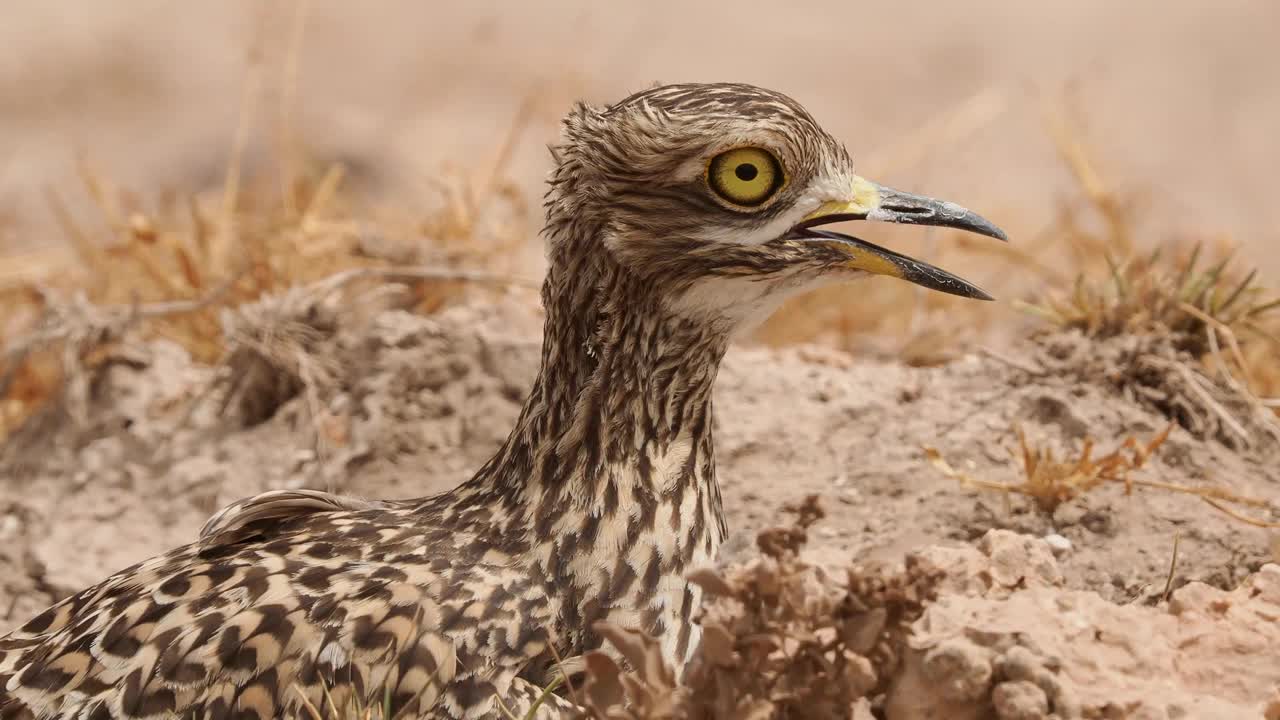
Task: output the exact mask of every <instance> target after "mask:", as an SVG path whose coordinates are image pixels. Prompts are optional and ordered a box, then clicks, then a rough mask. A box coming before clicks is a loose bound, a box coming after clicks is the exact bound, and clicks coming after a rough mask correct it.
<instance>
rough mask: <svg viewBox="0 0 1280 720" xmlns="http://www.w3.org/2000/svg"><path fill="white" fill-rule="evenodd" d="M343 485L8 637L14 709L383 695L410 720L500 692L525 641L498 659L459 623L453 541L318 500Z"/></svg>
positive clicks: (1, 641) (128, 573) (129, 573)
mask: <svg viewBox="0 0 1280 720" xmlns="http://www.w3.org/2000/svg"><path fill="white" fill-rule="evenodd" d="M332 497H333V496H330V497H329V498H324V497H319V496H315V495H313V496H310V497H300V496H295V497H292V498H284V497H282V496H281V495H278V494H276V495H272V496H271V497H268V498H265V499H263V500H262V501H261V502H258V503H253V502H249V503H247V504H240V505H239V506H240V507H241V508H244V509H245V512H247V513H250V514H254V515H255V517H253V518H250V519H248V520H246V521H245V522H239V521H238V520H237V517H236V516H235V515H234V514H233V515H227V514H226V513H223V514H220V515H219V517H221V518H222V520H221V521H220V522H216V523H213V532H210V533H206V536H205V537H204V538H203V539H202V541H201V542H198V543H194V544H192V545H188V546H186V547H183V548H179V549H177V550H175V551H173V552H171V553H169V554H166V555H162V556H159V557H157V558H153V559H151V560H148V561H146V562H143V563H140V564H138V565H135V566H134V567H131V568H129V569H127V570H124V571H122V572H120V573H117V574H116V575H114V576H112V577H110V578H108V579H107V580H105V581H103V582H102V583H100V584H98V585H96V586H94V587H91V588H88V589H86V590H84V591H82V592H80V593H78V594H76V595H74V596H72V597H70V598H67V599H65V600H63V601H62V602H60V603H58V604H57V605H54V606H53V607H51V608H49V609H48V610H47V611H45V612H44V613H42V614H41V615H39V616H37V617H36V618H34V619H33V620H31V621H30V622H29V623H27V624H26V625H25V626H23V627H22V628H19V629H18V630H16V631H14V632H13V633H11V634H10V635H8V636H6V637H3V638H0V718H6V719H7V718H27V717H30V718H70V717H86V718H87V717H94V718H97V717H109V718H134V717H155V716H174V715H181V716H188V715H191V716H193V717H209V718H215V717H230V716H231V715H233V714H235V716H236V717H253V716H256V717H259V718H262V719H264V720H265V719H266V718H274V717H281V716H284V717H293V716H302V717H306V716H308V715H307V714H306V713H305V712H304V710H305V708H306V706H307V705H312V706H314V707H316V708H319V709H321V710H322V711H323V710H324V708H326V707H327V706H331V707H336V708H338V709H339V710H344V709H346V708H348V707H349V706H351V705H352V704H354V705H356V706H358V707H369V706H379V707H380V706H382V705H383V703H384V702H390V703H391V705H392V706H393V708H394V709H395V711H396V713H397V714H399V715H401V716H402V717H403V716H406V715H407V716H409V717H414V716H417V715H422V714H436V713H439V715H440V716H442V717H463V716H476V715H474V711H476V710H479V709H481V708H484V707H489V706H491V704H492V697H493V696H494V693H506V692H507V691H508V690H509V689H510V684H511V682H512V680H513V679H514V678H515V675H516V673H517V672H518V671H519V661H520V660H521V659H522V657H523V653H516V654H514V655H512V654H508V655H506V656H503V657H495V656H493V655H490V654H485V653H483V652H481V651H483V650H484V648H482V647H477V646H476V645H475V643H466V642H463V643H460V642H459V640H458V636H457V634H456V633H451V632H448V629H449V628H457V627H459V626H463V627H465V626H466V623H467V620H466V616H465V612H466V608H465V607H463V606H459V605H458V604H457V603H456V602H453V601H452V600H451V598H450V597H449V595H450V594H449V592H447V589H448V588H449V587H453V586H455V585H456V583H458V582H462V581H463V580H464V578H461V577H459V576H457V574H456V573H455V572H454V571H455V569H456V568H455V565H457V563H452V564H451V563H450V561H449V560H448V558H447V557H441V556H442V555H443V556H447V555H449V554H450V553H449V547H448V545H447V544H446V545H445V546H444V547H443V548H442V552H440V553H435V554H433V553H432V552H430V550H431V548H430V546H429V545H430V544H429V543H425V544H424V542H423V541H422V537H423V531H422V530H421V529H420V528H413V527H412V523H411V522H409V521H408V519H407V517H406V516H407V515H408V513H409V512H410V511H409V510H408V509H407V508H402V507H391V506H381V507H371V508H365V509H345V510H336V511H335V510H326V511H322V508H333V507H339V506H341V503H339V502H337V501H334V500H331V498H332ZM286 509H288V510H289V512H285V510H286ZM241 519H243V518H241ZM415 530H416V532H415ZM426 536H427V537H428V539H430V537H431V534H430V533H427V534H426ZM227 540H233V542H226V541H227ZM466 570H467V572H474V571H475V567H474V566H473V567H468V568H466ZM504 592H505V591H504ZM465 595H466V596H468V597H470V596H471V593H466V594H465ZM473 604H474V603H473ZM516 620H517V621H518V618H517V619H516ZM473 624H476V625H478V624H479V623H473ZM461 645H468V646H469V647H467V648H462V649H461V650H462V651H461V652H460V648H461ZM542 648H545V646H542ZM542 648H540V647H538V646H537V644H536V643H528V644H527V646H526V647H525V650H527V651H528V652H540V651H541V649H542Z"/></svg>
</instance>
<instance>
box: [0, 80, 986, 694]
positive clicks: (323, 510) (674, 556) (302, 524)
mask: <svg viewBox="0 0 1280 720" xmlns="http://www.w3.org/2000/svg"><path fill="white" fill-rule="evenodd" d="M552 155H553V157H554V161H555V167H554V170H553V171H552V173H551V176H550V188H549V190H548V192H547V195H546V203H545V209H546V225H545V228H544V235H545V238H546V242H547V255H548V270H547V276H546V281H545V283H544V285H543V289H542V301H543V304H544V306H545V308H546V321H545V328H544V337H543V345H542V357H541V368H540V372H539V374H538V376H537V380H536V381H535V382H534V384H533V388H532V390H531V392H530V393H529V396H528V399H527V400H526V402H525V404H524V408H523V410H522V412H521V413H520V416H519V419H518V421H517V422H516V425H515V428H514V429H513V430H512V431H511V433H510V436H509V437H508V439H507V440H506V442H505V443H504V444H503V445H502V447H501V449H499V450H498V451H497V453H496V454H495V455H494V456H493V458H492V459H491V460H489V461H488V462H487V463H486V464H485V465H484V466H483V467H482V468H481V469H480V470H479V471H478V472H477V473H476V475H475V476H474V477H473V478H471V479H470V480H469V481H467V482H465V483H464V484H462V485H461V486H459V487H458V488H457V489H455V490H453V491H451V492H448V493H444V494H441V495H435V496H431V497H425V498H418V499H413V500H401V501H394V502H379V501H366V500H358V499H353V498H347V497H340V496H336V495H330V494H327V493H322V492H313V491H305V490H300V491H276V492H268V493H265V494H263V495H259V496H257V497H253V498H249V499H247V500H243V501H241V502H238V503H236V504H234V505H232V506H230V507H228V508H226V509H224V510H222V511H221V512H219V513H218V514H217V515H215V516H214V517H213V518H212V519H211V520H210V521H209V522H208V524H206V526H205V527H204V529H203V530H202V531H201V533H200V536H199V539H197V540H196V541H195V542H193V543H192V544H190V545H187V546H185V547H181V548H178V549H176V550H173V551H171V552H168V553H166V554H164V555H160V556H158V557H155V558H152V559H150V560H147V561H145V562H142V563H139V564H138V565H135V566H133V567H131V568H128V569H126V570H123V571H121V572H119V573H116V574H115V575H113V576H111V577H109V578H107V579H106V580H103V581H102V582H100V583H98V584H97V585H94V586H93V587H90V588H88V589H86V590H83V591H81V592H79V593H77V594H75V595H74V596H72V597H69V598H67V599H66V600H64V601H62V602H60V603H58V604H57V605H54V606H53V607H51V608H49V609H48V610H47V611H45V612H43V613H41V614H40V615H39V616H37V617H36V618H35V619H33V620H31V621H30V622H28V623H27V624H26V625H24V626H22V627H21V628H20V629H18V630H16V631H14V632H12V633H11V634H9V635H8V636H6V637H4V638H3V639H0V717H3V718H144V717H146V718H159V717H183V718H230V717H235V718H272V717H295V716H298V715H303V714H305V713H304V706H305V705H306V704H310V705H312V706H314V707H316V708H317V709H319V710H320V711H321V712H322V713H323V714H328V711H329V710H330V709H332V708H333V707H335V706H336V707H337V708H339V709H341V708H344V707H346V706H348V704H350V703H359V704H362V705H364V706H366V707H368V706H375V707H380V708H383V707H386V706H388V705H389V706H390V710H391V712H392V713H393V714H394V715H395V716H396V717H438V718H477V717H500V716H503V715H504V714H505V713H506V712H510V713H512V714H514V715H515V716H516V717H522V716H523V714H524V713H526V712H528V710H529V709H530V708H532V707H534V705H535V703H537V702H538V700H537V698H538V697H539V695H540V694H541V692H542V691H541V688H542V687H543V686H545V685H546V684H547V683H548V682H549V680H550V679H551V678H553V677H554V675H555V671H556V668H557V667H560V666H559V665H558V662H559V659H562V658H573V657H576V656H580V655H581V654H583V653H584V652H586V651H588V650H591V649H593V648H596V647H598V646H599V645H600V642H601V639H600V638H599V637H598V636H597V635H596V633H595V632H593V629H592V628H593V626H595V624H596V623H598V622H600V621H608V622H611V623H615V624H617V625H620V626H624V627H629V628H638V629H641V630H643V631H645V632H648V633H650V634H652V635H653V636H655V637H657V638H659V639H660V643H661V648H662V652H663V654H664V656H665V658H666V660H667V661H668V662H669V663H670V664H671V665H672V666H673V667H674V668H676V669H677V670H678V669H680V668H682V667H683V666H684V664H685V663H686V661H687V659H688V658H689V657H690V654H691V653H692V652H693V651H694V649H695V647H696V645H697V644H698V641H699V629H698V625H697V624H696V618H695V613H696V611H697V608H698V604H699V592H698V589H697V588H696V587H694V586H691V585H690V584H689V583H688V582H686V580H685V576H686V574H687V573H688V571H690V570H691V569H693V568H695V567H697V566H699V565H702V564H706V563H709V562H710V561H712V560H713V558H714V556H715V554H716V550H717V546H718V545H719V544H720V542H721V540H722V539H723V538H724V536H725V519H724V514H723V511H722V509H721V500H720V489H719V487H718V486H717V484H716V478H715V460H714V449H713V442H712V440H713V438H712V425H713V418H712V400H711V395H712V392H711V391H712V385H713V383H714V380H715V377H716V371H717V368H718V367H719V365H720V361H721V358H722V357H723V356H724V354H725V351H726V347H727V345H728V343H729V341H730V339H731V338H732V337H733V335H734V334H735V332H738V331H740V330H741V329H742V328H744V327H748V326H750V325H751V324H752V323H754V322H756V321H758V320H760V319H762V318H764V317H765V316H767V315H768V314H769V313H770V312H771V311H772V310H773V309H774V308H776V307H777V306H778V305H779V304H780V303H781V302H783V301H784V300H785V299H786V298H788V297H791V296H793V295H795V294H796V293H799V292H801V291H804V290H807V289H810V288H814V287H817V286H820V285H823V284H827V283H832V282H843V281H848V280H852V279H856V278H860V277H863V276H867V275H872V274H875V275H890V276H894V277H898V278H902V279H906V280H909V281H911V282H915V283H918V284H920V285H924V286H926V287H929V288H933V289H936V290H941V291H944V292H949V293H954V294H957V295H963V296H966V297H971V298H983V299H988V298H987V296H986V295H985V294H984V293H983V292H982V291H981V290H978V289H977V288H976V287H974V286H973V285H970V284H969V283H967V282H965V281H964V280H961V279H959V278H957V277H955V276H953V275H950V274H948V273H946V272H944V271H942V270H939V269H937V268H935V267H932V266H931V265H928V264H926V263H924V262H921V261H919V260H914V259H911V258H908V257H906V256H904V255H901V254H898V253H895V252H892V251H890V250H887V249H884V248H881V247H878V246H876V245H873V244H871V243H869V242H866V241H863V240H860V239H858V238H855V237H852V236H850V235H845V234H842V233H839V232H835V231H832V230H829V229H826V227H825V226H826V225H828V224H830V223H833V222H837V221H845V220H879V221H887V222H896V223H909V224H917V225H939V226H945V227H952V228H960V229H964V230H969V231H973V232H977V233H981V234H984V235H988V236H991V237H995V238H1001V239H1003V237H1004V236H1003V234H1002V233H1001V231H1000V230H999V229H997V228H996V227H995V226H994V225H992V224H991V223H989V222H988V221H986V220H984V219H982V218H981V217H979V216H977V215H975V214H974V213H972V212H970V211H968V210H965V209H964V208H961V207H959V206H957V205H955V204H952V203H949V202H942V201H938V200H933V199H930V198H926V197H921V196H918V195H912V194H909V193H905V192H899V191H896V190H891V189H889V188H886V187H883V186H881V185H877V184H876V183H873V182H871V181H869V180H865V179H863V178H861V177H859V176H858V175H856V174H854V169H853V163H852V162H851V161H850V159H849V155H848V153H847V152H846V150H845V148H844V146H843V145H841V144H840V143H839V142H837V141H836V140H835V139H833V138H832V137H831V136H830V135H829V134H828V133H827V132H826V131H824V130H823V129H822V127H821V126H819V125H818V123H817V122H816V121H815V120H814V119H813V117H811V116H810V115H809V113H808V112H806V111H805V110H804V109H803V108H802V107H801V106H800V105H799V104H797V103H796V102H795V101H794V100H791V99H790V98H788V97H786V96H784V95H782V94H780V93H777V92H772V91H769V90H764V89H761V88H757V87H751V86H748V85H735V84H710V85H700V84H698V85H695V84H689V85H671V86H664V87H656V88H653V89H650V90H645V91H643V92H640V93H637V94H635V95H632V96H630V97H628V98H626V99H624V100H622V101H621V102H618V103H617V104H615V105H612V106H609V107H593V106H589V105H586V104H580V105H578V106H576V107H575V108H574V109H573V110H572V111H571V112H570V113H569V115H568V116H567V118H566V119H565V120H564V123H563V131H562V137H561V140H560V142H559V143H558V144H557V145H556V146H554V147H553V148H552ZM571 707H572V706H571V705H570V704H569V702H568V700H567V699H565V698H561V697H559V696H554V695H553V696H550V697H547V698H544V699H543V700H542V704H540V705H538V713H539V714H540V715H542V716H555V715H557V714H558V713H559V712H560V711H563V710H567V709H571Z"/></svg>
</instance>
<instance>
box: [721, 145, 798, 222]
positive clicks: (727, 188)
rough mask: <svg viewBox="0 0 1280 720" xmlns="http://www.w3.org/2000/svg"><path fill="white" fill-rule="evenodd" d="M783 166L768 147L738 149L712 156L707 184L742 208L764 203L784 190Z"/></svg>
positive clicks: (726, 200) (724, 198) (723, 197)
mask: <svg viewBox="0 0 1280 720" xmlns="http://www.w3.org/2000/svg"><path fill="white" fill-rule="evenodd" d="M783 180H784V177H783V174H782V165H781V163H779V162H778V159H777V158H776V157H774V156H773V154H772V153H770V152H769V151H768V150H762V149H760V148H752V147H746V148H736V149H734V150H726V151H725V152H722V153H720V154H719V155H717V156H715V157H714V158H712V159H711V165H710V166H709V167H708V168H707V184H708V185H710V186H711V190H712V191H713V192H715V194H716V195H719V196H720V198H721V199H723V200H724V201H725V202H728V203H731V204H733V205H738V206H740V207H756V206H759V205H763V204H764V203H765V202H766V201H768V199H769V198H771V197H773V196H774V195H775V194H776V193H777V192H778V190H780V189H782V183H783Z"/></svg>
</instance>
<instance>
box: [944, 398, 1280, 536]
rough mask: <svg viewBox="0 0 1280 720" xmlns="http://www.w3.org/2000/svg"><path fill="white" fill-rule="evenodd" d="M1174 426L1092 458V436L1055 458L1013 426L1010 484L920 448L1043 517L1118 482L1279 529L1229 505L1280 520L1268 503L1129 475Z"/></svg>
mask: <svg viewBox="0 0 1280 720" xmlns="http://www.w3.org/2000/svg"><path fill="white" fill-rule="evenodd" d="M1174 426H1175V425H1174V424H1173V423H1170V424H1169V425H1168V426H1167V427H1165V429H1164V430H1162V431H1161V432H1159V433H1157V434H1156V435H1155V436H1154V437H1152V438H1151V439H1150V440H1148V441H1147V442H1145V443H1143V442H1142V441H1140V440H1138V439H1137V438H1136V437H1133V436H1132V435H1131V436H1128V437H1126V438H1124V440H1122V441H1121V442H1120V443H1119V444H1118V445H1117V446H1116V447H1115V449H1113V450H1111V451H1110V452H1108V453H1105V454H1103V455H1101V456H1098V457H1095V456H1094V452H1093V451H1094V448H1095V442H1094V440H1093V439H1091V438H1085V440H1084V442H1083V443H1082V445H1081V447H1080V449H1079V450H1078V451H1077V452H1075V453H1074V454H1073V455H1072V456H1071V457H1069V458H1065V459H1061V460H1060V459H1058V456H1057V454H1056V453H1055V452H1054V450H1053V449H1052V448H1050V447H1046V446H1039V445H1033V444H1032V443H1030V442H1029V441H1028V440H1027V436H1026V433H1024V432H1023V430H1022V428H1020V427H1019V428H1015V429H1014V432H1015V434H1016V436H1017V439H1018V447H1019V450H1018V451H1017V452H1016V453H1015V462H1018V463H1019V468H1018V469H1019V471H1020V474H1021V479H1020V480H1018V481H1017V482H1013V483H1003V482H996V481H992V480H986V479H983V478H978V477H974V476H972V475H970V474H968V473H965V472H962V471H960V470H956V469H955V468H954V467H953V466H952V465H951V464H950V463H948V462H947V461H946V460H945V459H944V458H943V457H942V453H940V452H939V451H938V450H937V449H936V448H932V447H926V448H924V453H925V458H926V459H928V461H929V463H930V464H931V465H933V467H934V468H935V469H937V470H938V471H939V472H941V473H942V474H943V475H945V476H946V477H948V478H950V479H952V480H956V481H958V482H959V483H960V484H961V485H963V486H965V487H971V488H977V489H979V490H985V491H991V492H998V493H1002V494H1004V495H1006V496H1008V495H1010V494H1016V495H1023V496H1026V497H1029V498H1031V500H1032V501H1033V502H1034V503H1035V505H1036V507H1037V508H1038V509H1039V510H1040V511H1041V512H1043V513H1045V514H1046V515H1052V514H1053V512H1054V511H1055V510H1057V509H1058V507H1059V506H1060V505H1062V504H1064V503H1068V502H1071V501H1073V500H1075V499H1077V498H1079V497H1080V496H1082V495H1085V494H1087V493H1089V492H1092V491H1094V490H1096V489H1098V488H1099V487H1102V486H1104V485H1107V484H1118V485H1122V486H1124V492H1125V495H1126V496H1129V495H1132V494H1133V489H1134V488H1135V487H1146V488H1151V489H1154V490H1159V491H1163V492H1174V493H1182V494H1187V495H1194V496H1196V497H1199V498H1200V499H1201V500H1203V501H1204V502H1205V503H1207V504H1209V505H1211V506H1212V507H1214V508H1216V509H1218V510H1219V511H1221V512H1223V513H1224V514H1226V515H1228V516H1229V517H1231V518H1233V519H1235V520H1238V521H1241V522H1244V523H1247V524H1250V525H1255V526H1258V527H1271V528H1280V522H1276V521H1272V520H1266V519H1258V518H1255V517H1250V516H1248V515H1246V514H1244V513H1242V512H1241V511H1239V510H1236V509H1235V508H1234V507H1232V506H1243V507H1247V508H1249V509H1250V510H1251V511H1252V512H1258V511H1262V512H1265V513H1267V514H1268V515H1269V516H1270V517H1273V518H1280V507H1277V506H1276V505H1275V504H1273V503H1271V502H1269V501H1266V500H1261V499H1258V498H1251V497H1246V496H1243V495H1240V494H1238V493H1236V492H1234V491H1232V490H1230V489H1229V488H1225V487H1221V486H1216V485H1200V486H1189V485H1180V484H1177V483H1168V482H1163V481H1160V480H1151V479H1144V478H1135V477H1134V476H1133V473H1134V472H1135V471H1138V470H1141V469H1143V468H1144V467H1145V466H1146V465H1147V462H1148V461H1149V460H1150V459H1151V458H1152V457H1153V456H1154V455H1155V454H1156V451H1157V450H1159V448H1160V447H1161V446H1162V445H1163V444H1164V443H1165V441H1166V440H1167V439H1168V437H1169V433H1170V432H1171V431H1172V430H1173V428H1174Z"/></svg>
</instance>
